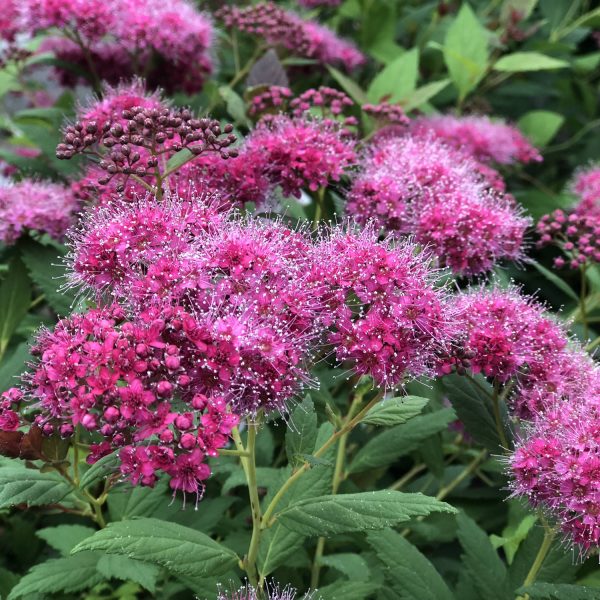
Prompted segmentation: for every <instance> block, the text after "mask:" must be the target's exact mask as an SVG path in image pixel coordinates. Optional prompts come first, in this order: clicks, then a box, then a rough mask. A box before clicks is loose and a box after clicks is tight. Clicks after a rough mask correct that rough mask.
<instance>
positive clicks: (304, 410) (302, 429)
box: [285, 396, 317, 465]
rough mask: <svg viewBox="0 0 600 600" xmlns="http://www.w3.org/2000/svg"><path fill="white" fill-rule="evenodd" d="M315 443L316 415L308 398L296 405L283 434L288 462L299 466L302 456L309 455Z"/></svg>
mask: <svg viewBox="0 0 600 600" xmlns="http://www.w3.org/2000/svg"><path fill="white" fill-rule="evenodd" d="M316 441H317V413H316V411H315V405H314V403H313V401H312V400H311V398H310V396H307V397H306V398H305V399H304V401H303V402H301V403H300V404H298V406H296V408H295V409H294V411H293V412H292V414H291V417H290V419H289V423H288V427H287V430H286V432H285V452H286V454H287V458H288V462H289V463H290V464H291V465H293V464H299V463H301V462H303V461H302V459H300V456H301V455H302V454H310V453H311V452H312V451H313V449H314V447H315V442H316Z"/></svg>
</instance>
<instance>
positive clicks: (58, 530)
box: [36, 525, 96, 556]
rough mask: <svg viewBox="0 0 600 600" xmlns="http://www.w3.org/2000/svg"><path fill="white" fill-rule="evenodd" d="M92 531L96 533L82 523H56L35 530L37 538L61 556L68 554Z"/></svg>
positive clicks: (92, 533) (91, 533)
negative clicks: (55, 525)
mask: <svg viewBox="0 0 600 600" xmlns="http://www.w3.org/2000/svg"><path fill="white" fill-rule="evenodd" d="M94 533H96V530H95V529H92V528H91V527H85V526H84V525H58V526H57V527H46V528H44V529H40V530H38V531H36V535H37V536H38V537H39V538H42V539H43V540H44V541H45V542H46V544H48V545H49V546H50V547H52V548H54V549H55V550H58V551H59V552H60V553H61V554H62V555H63V556H69V555H70V554H71V550H73V548H75V546H77V544H79V542H83V540H85V539H86V538H89V537H90V536H92V535H94Z"/></svg>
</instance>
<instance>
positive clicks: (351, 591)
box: [315, 581, 379, 600]
mask: <svg viewBox="0 0 600 600" xmlns="http://www.w3.org/2000/svg"><path fill="white" fill-rule="evenodd" d="M378 588H379V585H378V584H377V583H358V582H356V581H349V582H343V583H340V582H337V583H332V584H331V585H326V586H325V587H321V588H319V590H318V592H317V595H316V597H315V600H365V599H366V598H369V597H370V596H371V595H372V594H373V592H375V591H377V589H378Z"/></svg>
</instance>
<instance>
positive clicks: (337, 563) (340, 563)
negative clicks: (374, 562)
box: [319, 553, 370, 581]
mask: <svg viewBox="0 0 600 600" xmlns="http://www.w3.org/2000/svg"><path fill="white" fill-rule="evenodd" d="M319 563H320V564H321V565H323V566H325V567H330V568H332V569H336V570H338V571H339V572H340V573H343V574H344V575H345V576H346V577H347V578H348V579H350V580H351V581H368V580H369V579H370V572H369V565H367V562H366V561H365V559H364V558H363V557H362V556H361V555H360V554H351V553H346V554H329V555H327V556H322V557H321V560H320V561H319Z"/></svg>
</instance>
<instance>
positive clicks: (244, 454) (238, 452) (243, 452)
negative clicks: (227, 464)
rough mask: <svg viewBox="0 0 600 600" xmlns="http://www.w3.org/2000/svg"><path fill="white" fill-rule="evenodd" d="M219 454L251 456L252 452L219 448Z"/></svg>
mask: <svg viewBox="0 0 600 600" xmlns="http://www.w3.org/2000/svg"><path fill="white" fill-rule="evenodd" d="M219 454H222V455H223V456H240V457H244V458H249V456H250V454H249V453H248V452H245V451H243V450H227V449H221V450H219Z"/></svg>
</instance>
